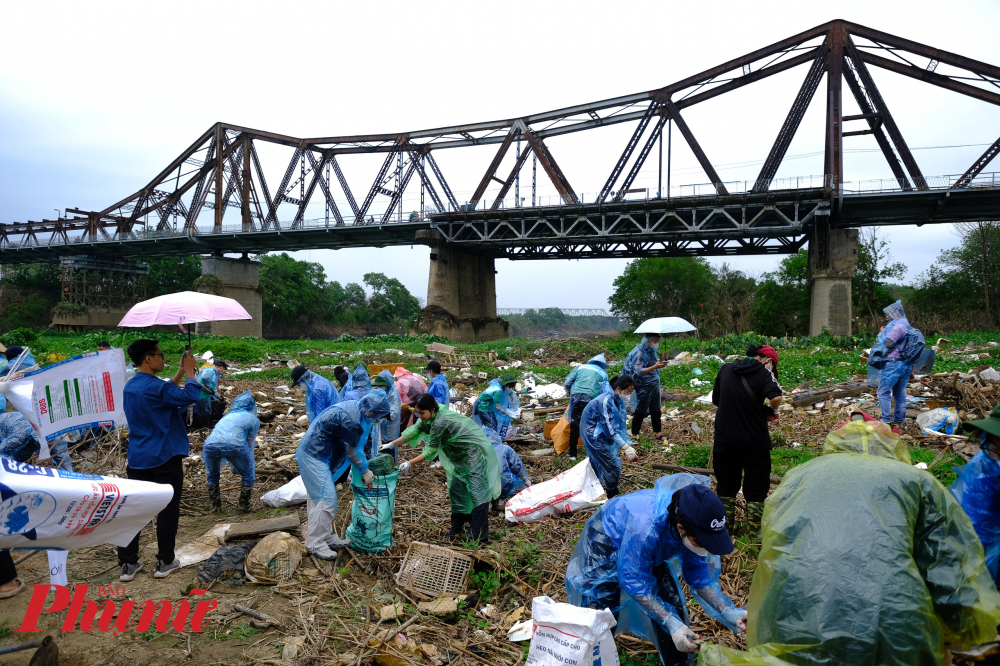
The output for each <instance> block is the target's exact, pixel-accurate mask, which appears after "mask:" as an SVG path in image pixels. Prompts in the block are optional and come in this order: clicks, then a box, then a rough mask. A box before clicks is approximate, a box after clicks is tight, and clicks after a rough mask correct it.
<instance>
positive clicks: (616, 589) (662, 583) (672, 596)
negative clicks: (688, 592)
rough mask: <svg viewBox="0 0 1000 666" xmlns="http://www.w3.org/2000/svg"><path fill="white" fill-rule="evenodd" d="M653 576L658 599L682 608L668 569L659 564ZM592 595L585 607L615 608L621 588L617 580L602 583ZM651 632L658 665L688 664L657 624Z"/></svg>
mask: <svg viewBox="0 0 1000 666" xmlns="http://www.w3.org/2000/svg"><path fill="white" fill-rule="evenodd" d="M653 576H655V577H656V583H657V591H656V594H657V596H658V597H660V599H662V600H663V601H666V602H667V603H668V604H670V605H671V606H673V607H674V608H684V597H683V596H682V595H681V592H680V590H678V589H677V584H676V583H675V582H674V577H673V576H672V575H671V574H670V569H669V567H667V565H666V564H661V565H659V566H657V567H654V568H653ZM593 594H594V595H595V597H596V598H591V599H588V600H587V601H588V603H587V606H588V607H589V608H593V609H594V610H604V609H605V608H616V607H617V606H618V605H619V604H620V603H621V601H620V599H619V598H620V596H621V587H620V586H619V585H618V581H617V579H615V580H613V581H608V582H605V583H602V584H600V585H598V586H597V587H596V589H595V590H594V592H593ZM614 615H615V621H616V622H617V621H618V613H615V614H614ZM652 625H653V630H654V631H655V632H656V640H655V641H653V643H654V645H655V646H656V651H657V653H658V654H659V656H660V663H661V664H662V665H663V666H682V665H683V664H687V663H688V655H687V654H685V653H683V652H681V651H680V650H678V649H677V646H675V645H674V639H673V638H671V637H670V634H668V633H667V631H666V629H664V628H663V627H662V626H661V625H660V623H659V622H655V621H654V622H652Z"/></svg>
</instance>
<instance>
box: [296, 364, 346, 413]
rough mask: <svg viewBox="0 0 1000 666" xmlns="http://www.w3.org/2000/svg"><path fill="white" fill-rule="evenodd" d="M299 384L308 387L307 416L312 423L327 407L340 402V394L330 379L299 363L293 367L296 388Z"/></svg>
mask: <svg viewBox="0 0 1000 666" xmlns="http://www.w3.org/2000/svg"><path fill="white" fill-rule="evenodd" d="M299 384H302V385H303V386H305V387H306V416H308V417H309V422H310V423H312V422H313V421H315V420H316V417H317V416H319V415H320V414H322V413H323V412H325V411H326V408H327V407H330V406H332V405H336V404H337V403H338V402H340V395H339V394H338V393H337V389H335V388H334V387H333V384H332V383H331V382H330V380H329V379H327V378H326V377H323V376H322V375H318V374H316V373H315V372H313V371H312V370H310V369H309V368H307V367H306V366H304V365H297V366H295V367H294V368H292V385H291V387H290V388H295V387H296V386H298V385H299Z"/></svg>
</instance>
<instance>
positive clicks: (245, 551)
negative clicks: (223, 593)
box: [198, 540, 257, 587]
mask: <svg viewBox="0 0 1000 666" xmlns="http://www.w3.org/2000/svg"><path fill="white" fill-rule="evenodd" d="M256 545H257V541H256V540H255V541H244V542H243V543H234V544H230V545H228V546H223V547H222V548H220V549H219V550H217V551H215V552H214V553H212V556H211V557H210V558H208V559H207V560H205V563H204V564H202V565H201V566H200V567H198V580H200V581H201V582H203V583H211V582H212V581H214V580H221V581H222V582H223V583H227V584H229V585H232V586H233V587H239V586H240V585H242V584H243V581H244V578H243V563H244V562H245V561H246V559H247V555H249V554H250V551H251V550H253V549H254V546H256ZM230 571H232V572H233V574H232V575H231V576H228V577H226V578H223V576H225V575H226V574H227V573H228V572H230Z"/></svg>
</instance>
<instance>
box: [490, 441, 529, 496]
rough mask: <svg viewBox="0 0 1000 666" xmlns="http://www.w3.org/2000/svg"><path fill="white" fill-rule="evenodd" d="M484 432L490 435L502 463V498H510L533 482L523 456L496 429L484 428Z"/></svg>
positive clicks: (491, 442)
mask: <svg viewBox="0 0 1000 666" xmlns="http://www.w3.org/2000/svg"><path fill="white" fill-rule="evenodd" d="M483 432H484V433H486V436H487V437H489V439H490V444H492V445H493V450H494V451H495V452H496V454H497V462H499V463H500V499H509V498H511V497H513V496H514V495H516V494H518V493H519V492H521V491H522V490H524V489H525V488H526V487H527V486H529V485H530V484H531V480H530V479H529V478H528V471H527V470H526V469H524V462H523V461H522V460H521V456H519V455H517V452H516V451H514V449H512V448H510V447H509V446H507V445H506V444H504V443H503V441H502V440H501V439H500V435H498V434H497V433H496V431H494V430H490V429H488V428H484V429H483Z"/></svg>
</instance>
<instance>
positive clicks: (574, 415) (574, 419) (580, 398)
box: [569, 393, 592, 458]
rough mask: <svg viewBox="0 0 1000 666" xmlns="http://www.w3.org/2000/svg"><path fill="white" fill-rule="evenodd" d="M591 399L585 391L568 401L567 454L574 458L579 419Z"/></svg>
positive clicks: (578, 436)
mask: <svg viewBox="0 0 1000 666" xmlns="http://www.w3.org/2000/svg"><path fill="white" fill-rule="evenodd" d="M591 399H592V398H591V397H590V396H589V395H587V394H586V393H577V394H575V395H573V396H572V397H571V398H570V401H569V404H570V412H569V454H570V455H571V456H573V457H574V458H575V457H576V454H577V442H578V441H579V440H580V420H581V419H582V418H583V410H584V409H586V408H587V405H588V404H590V401H591Z"/></svg>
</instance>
